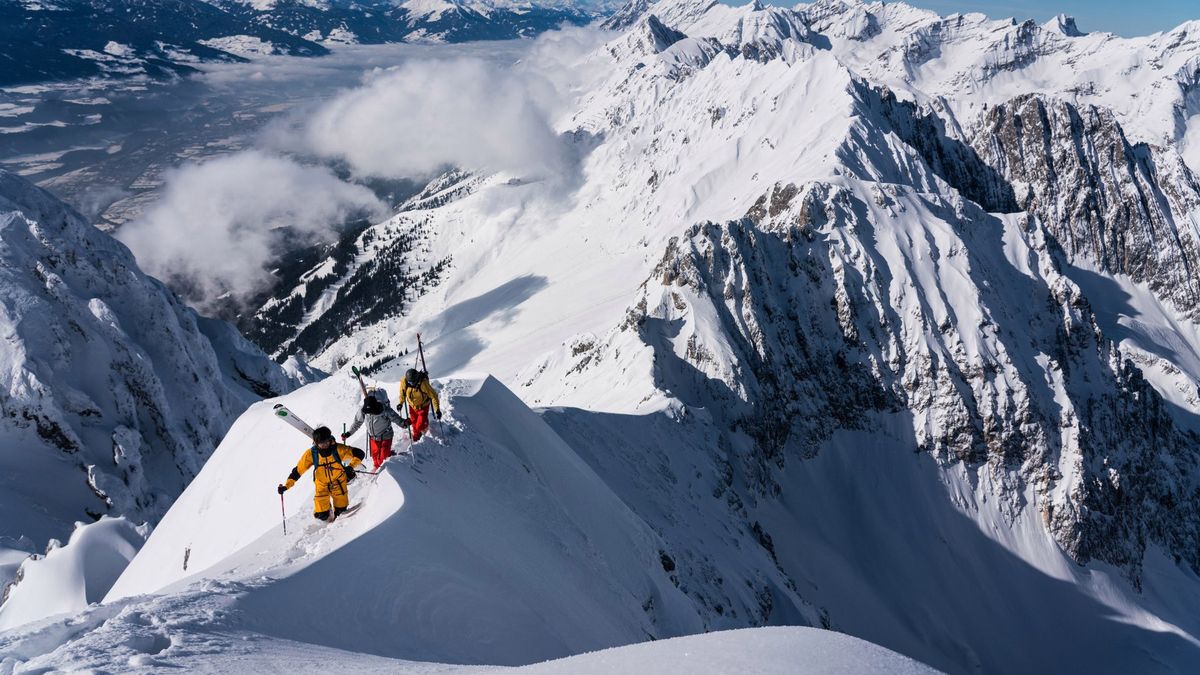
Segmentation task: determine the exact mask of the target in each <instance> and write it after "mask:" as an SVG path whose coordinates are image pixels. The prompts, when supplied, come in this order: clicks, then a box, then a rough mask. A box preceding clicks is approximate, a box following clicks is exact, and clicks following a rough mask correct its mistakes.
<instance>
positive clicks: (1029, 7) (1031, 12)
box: [725, 0, 1200, 37]
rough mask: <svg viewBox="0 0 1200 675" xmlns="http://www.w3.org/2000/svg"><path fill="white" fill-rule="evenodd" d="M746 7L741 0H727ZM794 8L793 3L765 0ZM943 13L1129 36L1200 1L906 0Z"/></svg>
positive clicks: (1158, 26)
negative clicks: (1063, 21)
mask: <svg viewBox="0 0 1200 675" xmlns="http://www.w3.org/2000/svg"><path fill="white" fill-rule="evenodd" d="M725 1H726V2H728V3H729V4H737V5H741V4H745V3H744V2H742V1H741V0H725ZM764 1H765V2H767V3H769V4H773V5H784V6H793V5H795V4H796V2H799V1H800V0H796V2H793V1H790V0H764ZM905 1H906V2H908V4H910V5H915V6H917V7H924V8H926V9H931V10H934V11H935V12H938V13H940V14H953V13H955V12H963V13H965V12H983V13H984V14H987V15H988V16H990V17H992V18H996V19H1002V18H1005V17H1010V16H1011V17H1015V18H1017V19H1019V20H1023V19H1034V20H1036V21H1037V22H1038V23H1042V22H1044V21H1046V20H1048V19H1050V18H1051V17H1053V16H1054V15H1055V14H1059V13H1062V14H1069V15H1071V16H1074V17H1075V22H1076V24H1077V25H1078V26H1079V30H1081V31H1084V32H1092V31H1108V32H1111V33H1116V34H1118V35H1124V36H1126V37H1132V36H1135V35H1149V34H1150V33H1156V32H1158V31H1164V30H1170V29H1172V28H1174V27H1176V26H1178V25H1179V24H1181V23H1183V22H1184V21H1187V20H1189V19H1200V0H1138V1H1136V2H1134V1H1131V0H1042V1H1039V0H905Z"/></svg>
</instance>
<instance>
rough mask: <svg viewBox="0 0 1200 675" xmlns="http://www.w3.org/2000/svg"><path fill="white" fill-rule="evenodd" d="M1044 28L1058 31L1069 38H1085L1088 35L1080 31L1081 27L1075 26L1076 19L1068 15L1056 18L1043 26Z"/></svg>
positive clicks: (1060, 15)
mask: <svg viewBox="0 0 1200 675" xmlns="http://www.w3.org/2000/svg"><path fill="white" fill-rule="evenodd" d="M1042 28H1045V29H1046V30H1051V31H1057V32H1059V33H1062V34H1063V35H1065V36H1067V37H1083V36H1085V35H1087V33H1084V32H1083V31H1081V30H1079V27H1078V26H1076V25H1075V17H1073V16H1068V15H1066V14H1059V15H1057V16H1055V17H1054V18H1053V19H1050V20H1049V21H1047V22H1046V23H1044V24H1042Z"/></svg>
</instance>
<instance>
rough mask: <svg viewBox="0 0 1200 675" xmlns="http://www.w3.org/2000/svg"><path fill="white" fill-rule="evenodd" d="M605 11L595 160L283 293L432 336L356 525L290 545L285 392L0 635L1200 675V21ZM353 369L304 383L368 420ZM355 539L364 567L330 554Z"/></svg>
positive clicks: (402, 348)
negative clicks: (101, 600)
mask: <svg viewBox="0 0 1200 675" xmlns="http://www.w3.org/2000/svg"><path fill="white" fill-rule="evenodd" d="M608 25H609V27H610V28H611V29H613V30H614V31H615V32H614V34H613V35H612V39H611V40H609V41H608V42H607V43H606V44H604V45H603V46H602V47H601V48H599V49H597V50H595V51H593V52H591V53H590V54H588V55H587V56H586V57H584V58H583V60H582V62H580V63H575V64H572V65H573V66H575V67H578V68H583V69H586V70H587V71H588V72H597V73H599V80H598V82H597V83H596V85H595V86H593V87H590V88H589V89H588V90H587V91H586V92H585V93H584V94H583V95H582V96H581V98H580V99H579V100H577V101H575V102H574V103H573V104H572V105H571V106H568V108H567V109H566V110H565V112H563V114H562V115H561V116H560V117H559V118H558V119H556V120H555V124H556V128H557V129H558V130H559V131H560V132H562V134H563V142H564V143H569V144H571V146H572V150H575V151H577V152H575V153H573V155H578V156H581V157H582V159H581V164H580V166H579V167H578V170H579V175H578V176H572V177H571V178H572V180H570V181H569V184H570V186H571V188H570V190H564V189H563V183H562V182H556V181H553V180H547V179H546V178H545V177H544V176H539V175H523V174H521V173H514V172H511V171H510V172H499V173H488V172H484V171H480V170H478V169H477V168H476V167H459V169H457V170H454V171H451V172H448V173H446V174H444V175H442V176H439V177H438V178H436V179H435V180H434V181H433V182H431V183H430V184H429V186H428V187H427V188H426V189H425V190H424V191H422V192H421V193H420V194H418V195H417V196H415V197H413V198H412V199H410V200H408V201H407V202H406V203H405V204H404V205H403V206H402V207H401V208H400V209H399V211H398V212H397V213H396V214H395V215H394V216H393V217H392V218H389V219H388V220H386V221H383V222H380V223H376V224H372V225H368V226H366V227H365V228H356V229H355V230H353V232H352V233H351V234H350V235H349V236H348V238H347V239H346V240H345V241H343V242H341V243H340V244H339V245H338V246H337V247H336V248H335V249H334V250H333V251H332V252H331V257H330V259H328V260H322V261H317V262H315V263H314V264H312V265H311V267H309V268H308V269H307V270H305V271H303V272H301V273H297V274H294V275H293V276H294V278H295V279H296V283H295V287H294V288H290V289H286V292H285V293H282V294H280V295H279V296H278V297H277V298H275V299H274V302H272V303H268V304H267V305H266V306H265V307H264V308H263V309H262V310H260V319H261V323H260V324H259V325H260V326H263V327H264V328H263V329H262V330H261V332H253V331H252V332H251V335H252V336H253V337H254V338H255V339H258V340H262V341H263V342H264V343H266V344H267V346H268V348H269V349H271V350H278V351H277V353H278V354H279V355H280V356H282V355H285V354H293V353H299V352H304V353H305V354H306V355H308V356H310V357H312V359H313V362H314V363H315V364H316V365H318V366H319V367H323V368H325V369H328V370H331V371H333V370H337V369H342V368H345V367H346V366H348V365H356V366H359V367H362V368H365V369H366V370H367V371H368V373H370V375H371V377H373V378H378V380H379V382H380V384H382V385H384V386H385V387H387V388H388V389H390V390H392V391H394V387H395V383H396V382H397V381H398V380H399V378H400V376H401V375H402V374H403V372H404V370H405V369H406V368H408V367H410V366H412V365H413V364H414V361H415V357H414V356H415V355H414V354H412V353H411V352H410V351H409V350H410V349H411V348H412V347H413V346H414V345H415V334H416V333H417V332H420V334H421V335H422V336H423V337H424V339H425V354H424V356H425V357H426V358H427V359H428V365H429V369H430V371H431V372H432V373H433V374H434V376H435V377H440V378H442V379H439V380H438V385H439V386H440V387H443V388H444V390H445V392H446V394H447V399H448V405H447V407H448V409H449V413H448V415H447V418H446V419H445V420H443V427H442V428H440V429H435V430H434V434H433V436H432V437H429V438H427V439H426V440H423V441H421V442H419V443H417V444H415V446H413V450H414V451H415V460H414V459H407V458H406V459H403V460H397V461H393V462H391V463H389V464H388V465H387V466H386V467H385V468H384V471H383V472H382V473H380V474H379V475H377V476H375V477H373V478H369V477H364V482H363V483H362V484H359V486H358V487H357V488H356V492H355V494H356V495H357V498H358V499H361V500H362V504H363V506H362V508H361V509H360V510H359V511H358V512H357V513H355V514H354V515H353V516H350V517H349V518H347V519H345V520H344V521H339V522H337V523H334V524H333V525H332V526H328V527H327V526H324V525H322V524H319V523H312V522H311V516H310V515H308V512H307V510H308V504H307V503H306V493H305V492H301V493H300V494H296V493H289V494H288V495H287V496H286V499H287V512H286V514H285V518H286V519H287V525H288V532H289V534H288V535H287V536H284V535H283V533H282V531H281V527H280V525H281V524H280V523H278V520H277V519H278V518H279V517H280V514H279V512H278V510H277V509H278V508H279V505H278V500H277V497H276V495H275V493H274V492H273V491H272V489H271V486H272V485H273V484H274V482H276V481H278V480H279V479H280V478H282V476H283V475H285V474H286V472H287V470H288V469H289V468H290V465H291V463H292V462H294V461H295V456H296V455H297V454H298V452H299V451H300V450H301V449H302V448H303V444H304V443H303V441H304V439H303V438H301V437H299V436H298V435H296V434H295V432H293V431H291V430H290V428H288V427H286V426H284V425H282V424H279V423H277V422H273V421H271V420H268V419H267V418H268V417H269V407H268V405H266V404H259V405H256V406H253V407H251V408H250V409H249V410H248V411H247V412H246V413H245V414H244V415H243V416H242V417H241V418H240V419H239V421H238V422H237V423H236V425H235V427H234V429H233V430H232V431H231V432H230V434H229V435H228V436H227V437H226V438H225V440H224V441H223V443H222V445H221V447H220V448H219V449H218V451H217V453H216V454H215V455H214V457H213V459H212V460H211V461H210V462H209V463H208V464H207V465H206V466H205V468H204V470H203V471H202V473H201V474H200V476H199V477H198V478H197V479H196V480H195V481H194V482H193V483H192V484H191V485H190V486H189V487H188V489H187V491H186V492H185V493H184V494H183V496H182V497H181V498H180V499H179V500H178V501H177V502H176V504H175V506H174V507H172V509H171V511H170V512H169V513H168V514H167V516H166V517H165V518H164V519H163V521H162V523H161V524H160V526H159V527H158V528H157V529H156V530H155V532H154V533H153V534H151V536H150V539H149V541H148V542H147V544H146V546H145V547H144V548H143V549H142V550H141V551H140V553H139V554H138V557H136V558H135V559H134V561H133V562H132V563H131V564H130V566H129V568H128V569H127V570H126V571H125V572H124V574H123V575H122V577H121V578H120V579H119V580H118V581H117V582H116V585H115V586H114V588H113V591H112V592H111V593H110V594H109V596H108V598H107V601H108V604H106V605H103V606H101V607H98V608H94V609H92V610H90V611H89V612H88V613H87V614H85V615H82V616H80V617H76V618H74V619H57V620H51V621H48V622H43V623H40V624H34V625H32V626H28V627H25V628H22V629H20V630H18V631H14V632H13V633H11V634H8V635H6V636H5V637H4V638H2V639H4V640H7V642H0V644H4V645H9V646H8V649H10V650H12V651H14V652H15V653H18V654H20V657H19V658H20V659H21V660H22V661H28V662H29V664H30V666H31V667H62V666H69V667H111V666H112V664H114V663H118V662H121V663H123V662H126V660H127V662H128V663H129V664H131V665H138V666H145V665H146V664H161V665H163V666H168V665H171V664H176V665H186V664H188V663H191V662H189V661H188V659H190V658H193V655H194V654H196V653H212V652H220V651H225V650H226V648H227V647H228V645H227V643H228V642H229V640H228V639H225V638H221V637H219V636H228V635H231V634H233V635H238V636H239V637H241V638H244V640H245V641H248V642H256V641H257V642H258V643H261V644H266V645H272V646H271V647H269V651H270V653H272V654H280V653H282V652H283V650H282V649H277V646H278V644H279V641H288V642H287V644H289V645H294V644H297V643H308V644H315V645H321V647H312V649H314V650H329V649H330V648H333V649H341V650H349V649H361V650H363V651H366V652H368V653H369V654H371V655H373V656H378V657H387V658H404V659H416V660H419V661H420V662H421V663H419V664H411V666H410V667H412V668H414V669H420V668H426V667H434V666H430V665H429V664H428V662H429V661H442V662H454V663H491V664H522V663H530V662H532V661H535V660H539V659H544V658H550V657H554V656H560V655H565V654H568V653H572V652H577V651H582V650H587V649H596V648H600V647H606V646H611V645H615V644H619V643H621V642H629V641H641V640H649V639H661V638H671V637H675V636H679V635H682V634H686V633H691V632H697V631H716V630H722V629H732V628H742V627H747V626H763V625H778V624H788V625H810V626H820V627H824V628H833V629H836V630H838V631H842V632H845V633H848V634H850V635H854V636H856V637H859V638H862V639H865V640H868V641H870V642H874V643H876V644H879V645H882V646H883V647H886V648H888V649H892V650H895V651H898V652H900V653H902V654H904V655H906V656H908V657H911V658H914V659H917V660H919V661H921V662H923V663H926V664H929V665H931V666H933V667H936V668H940V669H944V670H946V671H950V672H1074V671H1081V672H1114V673H1115V672H1162V673H1186V672H1192V671H1194V670H1195V669H1196V668H1197V666H1198V665H1200V618H1198V617H1197V615H1196V613H1195V610H1194V608H1195V607H1197V606H1200V578H1198V572H1200V544H1198V542H1200V324H1198V317H1197V316H1196V309H1195V308H1196V302H1195V300H1196V292H1197V290H1196V286H1195V279H1196V274H1195V272H1194V270H1195V269H1196V264H1197V259H1196V255H1197V246H1196V242H1197V239H1198V238H1200V210H1198V204H1200V199H1198V198H1197V188H1196V185H1197V181H1196V179H1195V177H1194V175H1193V173H1192V168H1191V167H1192V166H1194V165H1195V159H1194V154H1190V153H1192V152H1193V151H1194V148H1193V147H1192V145H1191V143H1192V142H1193V141H1194V139H1195V138H1197V135H1196V134H1198V133H1200V132H1197V131H1195V129H1196V128H1197V127H1196V125H1197V124H1200V120H1197V118H1196V113H1197V112H1200V108H1197V107H1196V105H1197V104H1196V101H1197V99H1196V98H1195V96H1196V94H1195V92H1196V87H1195V83H1196V82H1197V71H1196V70H1195V68H1196V58H1197V54H1196V52H1197V50H1198V49H1200V40H1196V39H1193V37H1192V28H1191V27H1190V26H1188V25H1185V26H1183V27H1181V28H1180V29H1177V30H1175V31H1171V32H1168V33H1162V34H1158V35H1154V36H1150V37H1147V38H1139V39H1122V38H1117V37H1115V36H1111V35H1098V34H1084V33H1083V32H1082V31H1080V30H1079V28H1078V27H1076V26H1075V24H1074V22H1073V21H1071V20H1070V19H1069V18H1066V17H1060V18H1058V19H1056V20H1055V21H1053V22H1051V24H1049V25H1047V26H1038V25H1036V24H1033V23H1029V22H1025V23H1016V22H1012V21H993V20H990V19H987V18H986V17H983V16H981V15H955V16H950V17H941V16H938V15H936V14H933V13H931V12H926V11H923V10H918V9H915V8H913V7H910V6H907V5H903V4H900V3H887V4H884V3H865V2H842V1H832V2H818V3H814V4H812V5H802V6H798V7H797V8H794V9H786V8H779V7H765V6H762V5H760V4H757V3H752V4H749V5H746V6H743V7H729V6H726V5H722V4H717V3H715V2H711V1H708V0H700V1H696V0H661V1H660V2H658V3H648V2H642V1H639V2H634V3H631V4H630V5H629V6H628V7H627V8H625V9H622V10H620V11H619V12H617V13H616V14H614V18H613V19H612V20H611V21H610V22H609V24H608ZM1113 64H1119V67H1118V66H1114V65H1113ZM1189 163H1191V164H1189ZM564 193H569V194H564ZM276 319H278V320H277V321H275V320H276ZM271 321H275V323H274V327H273V328H269V327H266V326H267V325H268V323H270V322H271ZM251 327H253V326H251ZM478 373H489V374H490V377H489V376H484V375H479V374H478ZM356 387H357V385H356V384H355V383H354V381H353V380H351V379H350V378H349V377H346V376H345V375H344V373H339V374H336V375H335V376H334V377H331V378H330V379H328V380H326V381H323V382H320V383H317V384H315V385H310V386H308V387H305V388H303V389H301V390H300V391H298V392H295V393H293V394H290V395H288V396H287V397H285V399H284V400H286V401H287V403H288V405H289V407H291V408H293V409H294V410H297V411H298V412H300V413H301V414H302V415H303V416H306V417H311V418H313V419H315V420H318V421H322V422H327V423H332V424H335V425H336V422H337V420H339V419H349V416H350V415H351V414H352V413H353V411H354V409H355V406H356V405H357V395H356V393H355V392H356ZM255 451H258V452H255ZM305 485H307V484H305ZM231 495H232V496H234V497H232V498H231V497H230V496H231ZM234 518H236V519H238V522H239V523H240V524H242V525H243V526H242V527H239V528H227V527H222V526H221V525H215V524H210V523H225V522H227V521H229V520H232V519H234ZM306 523H308V524H307V525H306ZM114 529H117V528H115V527H114ZM72 545H73V544H72ZM70 548H71V546H67V547H65V548H64V549H62V551H63V554H64V555H65V554H66V553H67V552H68V550H69V549H70ZM47 560H49V558H48V559H47ZM347 569H353V570H355V571H357V573H358V574H361V575H362V577H361V578H362V581H361V583H360V582H358V581H357V580H356V581H355V582H353V583H354V584H355V586H356V587H357V586H368V585H372V584H373V586H371V587H370V590H369V591H367V592H365V593H361V594H360V593H355V592H352V591H351V590H348V589H345V588H342V587H340V586H336V585H335V586H334V587H327V586H324V585H322V584H320V583H318V582H320V581H323V580H325V579H327V578H329V577H331V576H335V575H336V573H337V572H339V571H341V570H347ZM31 593H33V591H31ZM144 593H154V594H157V595H155V596H150V597H147V596H144V595H141V594H144ZM36 601H37V596H33V598H32V599H30V600H26V601H22V602H36ZM329 617H332V618H333V619H335V622H336V623H338V624H339V625H344V626H345V627H346V635H345V636H341V635H338V636H330V635H329V631H328V629H327V625H328V623H327V621H326V619H327V618H329ZM70 621H75V624H71V625H78V626H83V628H80V629H79V630H68V629H65V627H64V626H65V624H66V622H70ZM379 626H387V627H389V628H394V630H393V631H391V632H389V633H388V638H387V640H379V641H376V640H374V639H370V640H368V641H367V642H366V643H365V644H364V643H363V642H362V641H361V638H360V636H363V635H375V634H378V631H377V628H378V627H379ZM118 636H127V637H121V638H120V639H119V640H118V641H119V642H120V644H123V645H126V647H122V648H120V650H118V651H116V652H113V653H104V652H102V651H101V648H100V647H98V645H101V644H108V643H112V642H113V641H114V638H116V637H118ZM463 636H465V637H463ZM222 639H224V642H222ZM239 649H241V648H240V647H229V648H228V650H229V651H231V652H233V653H235V654H239V653H240V652H239V651H238V650H239ZM322 653H327V651H325V652H322ZM285 658H303V656H299V657H285ZM362 658H365V657H362ZM288 662H289V663H299V662H300V661H288ZM393 665H394V664H393ZM374 667H379V668H385V667H387V666H386V665H383V664H379V663H376V665H375V666H374Z"/></svg>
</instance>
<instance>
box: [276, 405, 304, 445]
mask: <svg viewBox="0 0 1200 675" xmlns="http://www.w3.org/2000/svg"><path fill="white" fill-rule="evenodd" d="M275 417H278V418H279V419H281V420H283V421H284V422H286V423H287V424H288V426H290V427H292V428H293V429H295V430H296V431H299V432H300V433H302V434H304V435H305V436H307V437H308V438H309V439H312V435H313V428H312V427H310V426H309V425H308V423H307V422H305V421H304V420H302V419H300V418H299V417H296V413H294V412H292V411H291V410H288V409H287V406H285V405H283V404H282V403H276V404H275Z"/></svg>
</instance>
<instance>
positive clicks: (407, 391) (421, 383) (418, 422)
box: [397, 368, 442, 441]
mask: <svg viewBox="0 0 1200 675" xmlns="http://www.w3.org/2000/svg"><path fill="white" fill-rule="evenodd" d="M405 403H407V404H408V422H409V426H408V428H409V430H410V431H412V439H413V440H414V441H419V440H421V436H422V435H424V434H425V432H426V431H428V430H429V404H430V403H432V404H433V414H434V415H435V416H437V418H438V419H439V420H440V419H442V403H441V401H438V395H437V392H436V391H434V390H433V386H432V385H430V384H429V376H427V375H426V374H425V373H423V372H421V371H419V370H417V369H416V368H409V369H408V372H407V373H405V375H404V379H403V380H400V405H399V406H397V407H403V406H404V404H405Z"/></svg>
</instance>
